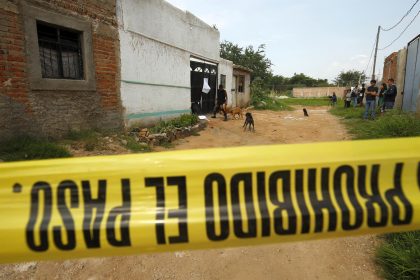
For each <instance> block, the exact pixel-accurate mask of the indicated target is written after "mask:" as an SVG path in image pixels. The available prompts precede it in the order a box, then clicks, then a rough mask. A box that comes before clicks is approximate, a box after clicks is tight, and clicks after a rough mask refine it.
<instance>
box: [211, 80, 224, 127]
mask: <svg viewBox="0 0 420 280" xmlns="http://www.w3.org/2000/svg"><path fill="white" fill-rule="evenodd" d="M226 105H227V92H226V90H225V89H224V88H223V85H219V89H218V90H217V95H216V106H214V109H213V116H212V118H215V117H216V114H217V112H219V111H222V112H223V115H224V116H225V119H224V121H227V113H226Z"/></svg>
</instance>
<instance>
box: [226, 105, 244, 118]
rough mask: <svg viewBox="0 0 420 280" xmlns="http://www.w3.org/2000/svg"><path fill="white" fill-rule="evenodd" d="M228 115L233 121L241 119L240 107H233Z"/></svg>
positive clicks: (242, 116) (242, 114)
mask: <svg viewBox="0 0 420 280" xmlns="http://www.w3.org/2000/svg"><path fill="white" fill-rule="evenodd" d="M229 113H230V114H231V115H232V117H233V118H234V119H237V120H238V119H243V118H244V113H243V112H242V109H241V108H240V107H234V108H232V109H230V110H229Z"/></svg>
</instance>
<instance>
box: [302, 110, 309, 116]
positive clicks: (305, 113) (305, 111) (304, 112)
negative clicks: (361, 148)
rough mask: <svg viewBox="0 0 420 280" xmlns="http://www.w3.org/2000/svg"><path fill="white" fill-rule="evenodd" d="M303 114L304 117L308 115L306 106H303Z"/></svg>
mask: <svg viewBox="0 0 420 280" xmlns="http://www.w3.org/2000/svg"><path fill="white" fill-rule="evenodd" d="M303 115H304V116H305V117H309V114H308V110H306V108H303Z"/></svg>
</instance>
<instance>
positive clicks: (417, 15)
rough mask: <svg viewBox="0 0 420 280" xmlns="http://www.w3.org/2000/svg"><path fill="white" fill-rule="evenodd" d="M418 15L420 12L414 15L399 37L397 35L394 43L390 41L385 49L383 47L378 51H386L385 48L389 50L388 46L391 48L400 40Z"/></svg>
mask: <svg viewBox="0 0 420 280" xmlns="http://www.w3.org/2000/svg"><path fill="white" fill-rule="evenodd" d="M419 14H420V10H419V11H418V12H417V14H416V16H415V17H414V18H413V19H412V20H411V21H410V23H409V24H408V25H407V27H406V28H404V30H403V31H402V32H401V33H400V35H398V37H397V38H395V40H394V41H392V42H391V43H390V44H389V45H387V46H386V47H383V48H381V49H379V50H380V51H383V50H385V49H387V48H389V47H390V46H392V44H394V43H395V42H396V41H397V40H398V39H400V38H401V36H402V35H403V34H404V33H405V31H407V29H408V28H409V27H410V26H411V25H412V24H413V22H414V21H415V20H416V18H417V17H418V16H419Z"/></svg>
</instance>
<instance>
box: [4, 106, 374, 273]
mask: <svg viewBox="0 0 420 280" xmlns="http://www.w3.org/2000/svg"><path fill="white" fill-rule="evenodd" d="M327 110H328V108H326V107H312V108H311V109H310V110H309V115H310V116H309V118H305V117H303V113H302V110H301V108H297V109H296V110H295V111H287V112H271V111H254V112H253V116H254V119H255V130H256V131H255V133H253V132H244V131H243V129H242V127H241V126H242V124H243V120H229V121H228V122H223V121H222V118H221V117H219V118H217V119H210V122H209V125H208V127H207V129H206V130H204V131H202V132H200V136H192V137H189V138H186V139H183V140H179V141H177V142H176V143H175V145H174V147H172V148H170V150H172V149H175V150H181V149H195V148H210V147H222V146H223V147H226V146H242V145H263V144H281V143H305V142H321V141H340V140H346V139H350V137H349V135H348V134H347V133H346V130H345V128H344V126H343V125H342V124H341V123H340V122H339V120H338V119H337V118H336V117H334V116H332V115H330V114H329V113H328V111H327ZM157 150H158V151H164V150H168V149H165V148H159V149H157ZM377 242H378V241H377V239H376V238H375V236H363V237H356V238H340V239H331V240H320V241H311V242H297V243H289V244H277V245H269V246H260V247H249V248H248V247H246V248H236V249H224V250H219V249H218V250H207V251H188V252H176V253H165V254H151V255H139V256H133V257H115V258H101V259H85V260H76V261H61V262H60V261H59V262H39V263H35V262H34V263H24V264H15V265H3V266H0V279H91V280H94V279H232V280H234V279H241V280H247V279H340V280H342V279H379V277H378V276H377V274H376V271H375V265H374V263H373V251H374V248H375V245H376V244H377Z"/></svg>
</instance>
